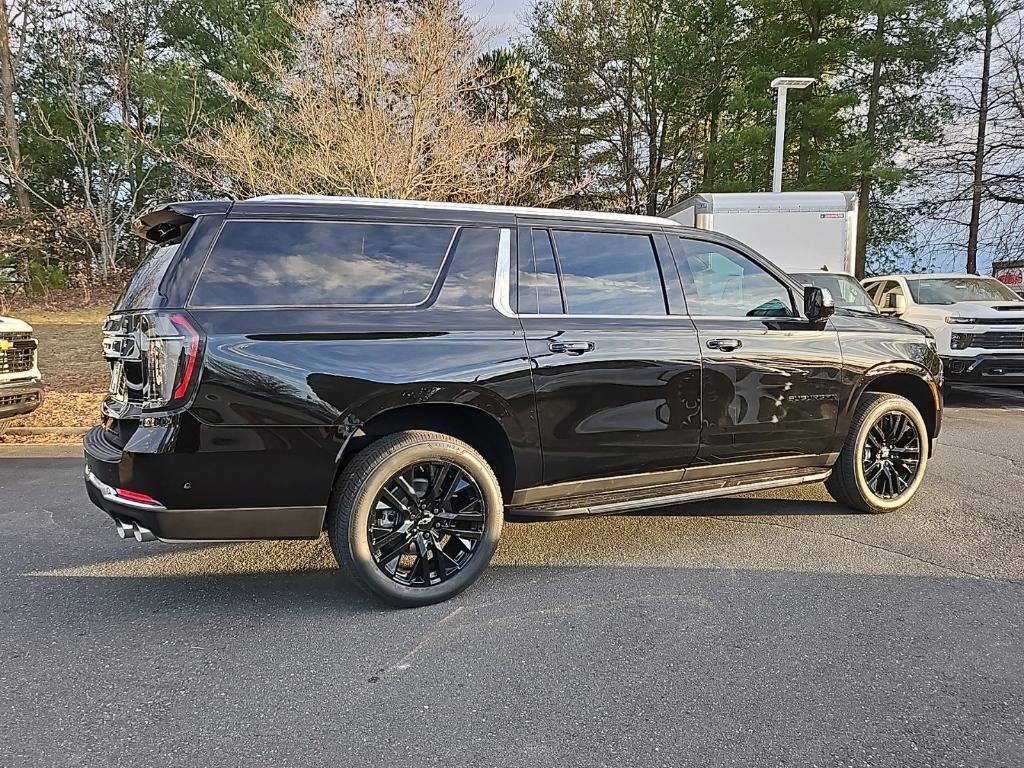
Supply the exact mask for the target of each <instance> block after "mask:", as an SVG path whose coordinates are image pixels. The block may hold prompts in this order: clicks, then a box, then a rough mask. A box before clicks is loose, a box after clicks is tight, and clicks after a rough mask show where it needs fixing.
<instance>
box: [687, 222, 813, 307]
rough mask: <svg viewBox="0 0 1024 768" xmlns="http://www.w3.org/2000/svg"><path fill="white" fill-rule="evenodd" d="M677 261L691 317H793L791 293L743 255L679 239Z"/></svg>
mask: <svg viewBox="0 0 1024 768" xmlns="http://www.w3.org/2000/svg"><path fill="white" fill-rule="evenodd" d="M679 243H680V245H681V246H682V248H681V250H682V258H681V259H680V258H677V260H676V261H677V264H678V265H679V272H680V275H681V277H682V279H683V291H684V292H685V293H686V305H687V307H688V308H689V310H690V314H691V315H705V316H708V315H718V316H724V317H791V316H792V315H793V307H792V303H791V299H790V295H789V290H788V289H787V288H786V286H785V285H783V284H782V283H781V282H779V281H778V280H777V279H776V278H775V277H774V276H773V275H772V274H771V273H770V272H768V271H766V270H765V269H763V268H762V267H760V266H759V265H758V264H757V263H755V262H753V261H751V260H750V259H748V258H747V257H746V256H744V255H743V254H741V253H737V252H736V251H734V250H732V249H731V248H726V247H725V246H722V245H718V244H717V243H709V242H704V241H702V240H687V239H685V238H679Z"/></svg>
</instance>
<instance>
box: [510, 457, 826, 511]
mask: <svg viewBox="0 0 1024 768" xmlns="http://www.w3.org/2000/svg"><path fill="white" fill-rule="evenodd" d="M831 474H832V470H831V469H830V468H814V469H811V468H808V469H805V470H803V471H802V472H800V473H793V474H788V475H785V476H781V477H780V476H776V477H765V476H764V475H762V476H761V477H760V478H752V479H751V480H750V481H749V482H742V481H739V482H733V483H725V484H723V483H722V482H721V481H718V482H715V481H711V482H712V483H714V485H713V486H712V487H708V486H709V483H708V482H707V481H691V483H690V485H691V486H696V487H693V488H691V489H690V490H684V488H685V486H686V485H687V483H677V484H673V486H670V487H667V488H663V489H661V490H662V491H663V493H661V494H659V493H657V490H658V489H657V488H646V489H643V491H646V493H642V494H640V495H638V494H637V493H636V492H633V493H632V494H631V495H632V498H628V499H622V500H611V499H601V498H600V497H593V498H591V499H590V500H588V501H587V502H585V503H584V504H581V505H579V506H571V507H558V506H557V504H556V503H551V502H548V504H547V505H546V504H545V503H544V502H538V503H537V504H535V505H529V506H525V505H524V506H521V507H509V508H508V509H507V510H506V512H505V517H506V518H507V519H508V520H513V521H515V520H523V521H528V520H553V519H557V518H563V517H582V516H586V515H615V514H619V513H622V512H630V511H632V510H636V509H645V508H652V507H663V506H668V505H670V504H684V503H687V502H691V501H703V500H705V499H715V498H720V497H722V496H733V495H735V494H737V493H749V492H751V491H767V490H771V489H772V488H785V487H788V486H791V485H804V484H806V483H818V482H821V481H823V480H826V479H827V478H828V476H829V475H831ZM701 486H703V487H701ZM608 495H609V496H611V495H613V494H608Z"/></svg>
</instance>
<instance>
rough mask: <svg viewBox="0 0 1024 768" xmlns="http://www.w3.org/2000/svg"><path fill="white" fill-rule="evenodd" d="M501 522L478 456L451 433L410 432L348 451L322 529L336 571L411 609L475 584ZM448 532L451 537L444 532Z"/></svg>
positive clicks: (487, 471)
mask: <svg viewBox="0 0 1024 768" xmlns="http://www.w3.org/2000/svg"><path fill="white" fill-rule="evenodd" d="M442 469H444V470H445V472H446V474H445V475H443V476H442V475H441V470H442ZM453 477H454V478H455V479H454V480H453V479H452V478H453ZM403 481H404V482H403ZM446 484H447V485H446ZM448 486H450V489H451V490H450V491H449V492H448V493H447V495H446V494H445V491H446V490H447V488H448ZM406 489H408V490H406ZM410 491H415V493H410ZM414 495H415V497H416V501H415V502H413V501H411V497H412V496H414ZM385 496H386V497H387V498H386V499H385ZM474 498H476V499H478V501H476V503H475V507H474V504H473V503H472V501H471V500H472V499H474ZM467 510H472V511H467ZM475 510H479V512H480V515H479V519H478V516H477V514H476V511H475ZM371 516H372V519H371ZM503 522H504V510H503V503H502V495H501V488H500V486H499V485H498V481H497V478H495V476H494V472H493V470H492V469H491V468H490V466H489V465H488V464H487V462H486V461H485V460H484V458H483V457H482V456H481V455H480V454H479V453H477V452H476V451H475V450H474V449H473V448H471V447H470V446H469V445H467V444H466V443H464V442H462V441H461V440H457V439H455V438H454V437H451V436H449V435H444V434H441V433H439V432H426V431H420V430H415V431H407V432H398V433H395V434H393V435H388V436H387V437H382V438H381V439H379V440H377V441H375V442H373V443H371V444H370V445H369V446H367V447H366V448H365V449H363V450H362V451H360V452H359V453H358V454H356V456H355V457H354V458H353V459H352V461H351V462H350V463H349V465H348V466H347V467H346V468H345V470H344V471H343V472H342V474H341V476H340V477H339V478H338V481H337V483H336V484H335V487H334V493H333V494H332V495H331V502H330V504H329V506H328V511H327V535H328V538H329V540H330V543H331V550H332V551H333V552H334V557H335V558H336V559H337V561H338V564H339V565H340V566H341V569H342V571H343V573H345V574H346V575H347V576H348V577H350V578H351V579H352V580H353V581H354V582H355V583H356V584H357V585H358V586H359V587H361V588H362V589H363V590H365V591H366V592H368V593H370V594H371V595H373V596H375V597H377V598H379V599H381V600H383V601H384V602H387V603H390V604H392V605H396V606H402V607H413V606H419V605H430V604H432V603H439V602H442V601H444V600H448V599H449V598H451V597H454V596H455V595H457V594H459V593H460V592H462V590H464V589H466V588H467V587H468V586H470V585H471V584H472V583H473V582H475V581H476V580H477V578H479V576H480V574H481V573H482V572H483V570H484V569H485V568H486V567H487V565H488V563H490V561H491V557H492V556H493V555H494V550H495V549H496V548H497V546H498V538H499V536H500V535H501V528H502V524H503ZM371 523H372V525H373V528H372V530H371ZM457 527H458V528H457ZM456 528H457V530H458V532H459V535H455V534H454V533H450V531H453V530H456ZM371 536H373V537H374V542H375V545H371ZM402 547H404V549H401V553H400V554H398V555H397V556H395V557H394V559H392V558H391V555H392V554H394V553H395V552H396V551H398V550H399V549H400V548H402ZM413 559H414V560H415V564H412V563H413ZM435 580H436V581H435Z"/></svg>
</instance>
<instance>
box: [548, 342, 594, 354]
mask: <svg viewBox="0 0 1024 768" xmlns="http://www.w3.org/2000/svg"><path fill="white" fill-rule="evenodd" d="M593 348H594V342H592V341H552V342H551V343H550V344H548V349H550V350H551V351H552V352H555V353H559V354H563V355H582V354H583V353H584V352H590V351H591V350H592V349H593Z"/></svg>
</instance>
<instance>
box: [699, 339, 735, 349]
mask: <svg viewBox="0 0 1024 768" xmlns="http://www.w3.org/2000/svg"><path fill="white" fill-rule="evenodd" d="M707 346H708V349H718V350H721V351H722V352H732V351H733V350H734V349H739V348H740V347H742V346H743V342H742V341H740V340H739V339H708V341H707Z"/></svg>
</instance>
